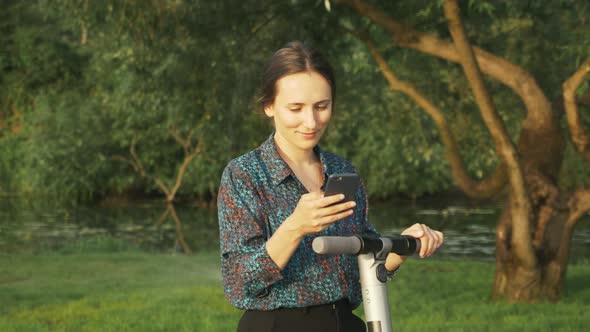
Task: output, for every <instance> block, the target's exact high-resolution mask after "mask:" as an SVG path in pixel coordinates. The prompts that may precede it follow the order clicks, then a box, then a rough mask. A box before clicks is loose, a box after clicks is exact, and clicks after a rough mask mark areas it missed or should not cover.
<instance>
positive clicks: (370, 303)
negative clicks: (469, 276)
mask: <svg viewBox="0 0 590 332" xmlns="http://www.w3.org/2000/svg"><path fill="white" fill-rule="evenodd" d="M312 248H313V250H314V251H315V252H316V253H318V254H336V255H341V254H345V255H356V256H358V265H359V272H360V283H361V292H362V297H363V306H364V310H365V319H366V323H367V332H392V331H393V329H392V327H391V315H390V312H389V301H388V298H387V285H386V282H387V279H388V278H387V270H386V269H385V259H386V258H387V254H389V253H391V252H393V253H396V254H398V255H403V256H409V255H413V254H414V253H417V252H419V251H420V240H417V239H415V238H413V237H410V236H399V237H379V238H375V237H373V238H371V237H363V236H357V235H355V236H348V237H345V236H319V237H317V238H315V239H314V240H313V242H312Z"/></svg>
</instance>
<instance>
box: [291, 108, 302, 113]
mask: <svg viewBox="0 0 590 332" xmlns="http://www.w3.org/2000/svg"><path fill="white" fill-rule="evenodd" d="M289 111H291V112H299V111H301V107H289Z"/></svg>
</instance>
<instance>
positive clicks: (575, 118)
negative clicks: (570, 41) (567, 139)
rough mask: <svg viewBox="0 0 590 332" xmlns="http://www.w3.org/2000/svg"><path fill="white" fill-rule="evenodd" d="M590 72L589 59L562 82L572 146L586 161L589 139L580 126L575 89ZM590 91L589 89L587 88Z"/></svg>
mask: <svg viewBox="0 0 590 332" xmlns="http://www.w3.org/2000/svg"><path fill="white" fill-rule="evenodd" d="M588 73H590V59H587V60H586V62H584V63H583V64H582V66H580V68H578V70H577V71H576V72H575V73H574V74H573V75H572V76H571V77H570V78H568V79H567V80H566V81H565V82H564V83H563V86H562V87H563V102H564V108H565V113H566V115H567V123H568V126H569V129H570V136H571V139H572V142H573V143H574V146H575V147H576V149H577V150H578V152H580V153H581V154H582V155H583V156H584V159H586V161H589V162H590V140H589V139H588V136H587V135H586V132H585V130H584V127H583V126H582V119H581V117H580V112H579V109H578V104H577V102H576V91H577V90H578V88H579V87H580V85H582V83H583V82H584V80H585V79H586V77H587V76H588ZM587 91H589V92H588V93H590V89H588V90H587Z"/></svg>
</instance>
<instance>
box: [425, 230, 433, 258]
mask: <svg viewBox="0 0 590 332" xmlns="http://www.w3.org/2000/svg"><path fill="white" fill-rule="evenodd" d="M424 228H425V230H424V232H425V233H426V236H425V238H426V239H428V244H427V245H426V247H427V249H426V253H425V254H424V255H425V257H430V256H431V255H432V254H433V253H434V251H435V250H436V235H435V234H434V232H433V231H432V229H430V227H428V226H424Z"/></svg>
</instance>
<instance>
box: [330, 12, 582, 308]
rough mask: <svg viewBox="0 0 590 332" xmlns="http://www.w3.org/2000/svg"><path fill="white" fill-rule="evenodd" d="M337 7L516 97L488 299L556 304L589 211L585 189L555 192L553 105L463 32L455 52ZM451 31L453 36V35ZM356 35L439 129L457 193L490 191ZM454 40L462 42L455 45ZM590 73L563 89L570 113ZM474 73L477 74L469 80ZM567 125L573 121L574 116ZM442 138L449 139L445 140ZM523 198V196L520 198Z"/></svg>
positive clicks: (381, 17)
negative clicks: (519, 110)
mask: <svg viewBox="0 0 590 332" xmlns="http://www.w3.org/2000/svg"><path fill="white" fill-rule="evenodd" d="M335 2H336V3H338V4H343V5H348V6H350V7H351V8H353V9H354V10H355V11H356V12H357V13H358V14H359V15H361V16H363V17H366V18H368V19H369V20H370V21H372V22H373V23H374V24H376V25H377V26H380V27H381V28H383V29H384V30H385V31H386V32H388V33H390V34H391V36H392V40H393V41H394V42H396V43H397V45H398V46H400V47H406V48H412V49H415V50H417V51H420V52H423V53H426V54H431V55H433V56H437V57H440V58H443V59H446V60H448V61H451V62H461V63H462V64H463V65H464V66H468V67H470V69H469V71H470V72H471V73H470V74H471V75H468V78H469V79H470V83H471V84H472V86H474V87H475V88H476V90H477V91H476V92H477V93H480V92H482V91H483V88H482V87H481V84H478V82H481V81H482V80H481V78H479V77H477V75H479V74H478V73H477V71H479V70H481V72H483V73H484V74H486V75H488V76H490V77H492V78H495V79H497V80H498V81H500V82H502V83H503V84H505V85H506V86H508V87H509V88H510V89H512V91H514V93H515V94H516V95H518V96H519V97H520V98H521V99H522V101H523V103H524V105H525V107H526V109H527V116H526V118H525V119H524V121H523V123H522V126H521V132H520V137H519V139H518V144H517V150H518V153H516V154H514V153H513V152H511V151H509V150H506V147H509V145H510V143H509V142H500V143H498V142H499V140H496V139H495V142H497V143H496V144H497V146H496V147H497V149H498V148H503V149H504V151H502V150H499V151H498V152H499V157H501V158H502V159H503V161H504V163H506V162H507V161H508V164H506V165H507V166H508V167H507V173H508V174H507V175H508V178H509V179H510V190H508V194H507V198H506V201H505V205H504V209H503V211H502V214H501V216H500V219H499V220H498V223H497V227H496V275H495V282H494V288H493V290H492V297H493V298H494V299H506V300H508V301H510V302H537V301H542V300H551V301H556V300H558V299H559V297H560V295H561V290H562V289H563V284H564V279H565V274H566V270H567V263H568V258H569V248H570V245H571V239H572V234H573V231H574V227H575V225H576V223H577V221H578V220H579V219H580V217H581V216H582V215H583V213H585V212H586V211H588V210H590V190H586V189H580V190H578V191H576V192H575V193H574V194H573V195H567V194H565V193H561V192H560V190H559V189H558V187H557V178H558V174H559V170H560V167H561V164H562V161H563V151H564V148H565V141H564V136H563V132H562V130H561V127H560V115H561V114H563V112H559V110H557V109H556V108H555V105H553V107H552V105H551V103H550V102H549V100H548V99H547V97H546V95H545V94H544V93H543V91H542V90H541V89H540V87H539V86H538V84H537V82H536V81H535V79H534V78H533V77H532V75H530V73H528V72H527V71H525V70H524V69H522V68H520V67H518V66H516V65H514V64H512V63H510V62H508V61H506V60H505V59H502V58H500V57H497V56H495V55H493V54H491V53H488V52H486V51H484V50H481V49H479V48H477V47H474V48H473V52H470V50H469V48H470V47H468V45H467V43H466V40H465V38H464V32H463V33H462V34H463V36H460V35H456V32H457V31H455V39H456V41H458V42H459V43H462V46H463V47H461V44H459V45H458V47H457V45H453V44H452V43H449V42H447V41H444V40H441V39H439V37H438V36H435V35H429V34H424V33H420V32H417V31H415V30H414V29H412V28H411V27H409V26H407V25H404V24H403V23H400V22H399V21H397V20H396V19H394V18H393V17H391V16H389V15H387V14H385V13H384V12H382V11H380V10H379V9H377V8H376V7H374V6H373V5H371V4H369V3H367V2H365V1H363V0H336V1H335ZM446 5H447V6H449V5H453V6H454V7H455V9H456V10H458V6H457V2H456V1H452V0H448V1H447V2H446ZM447 9H453V8H450V7H449V8H447ZM447 15H454V20H455V22H454V24H459V23H460V17H459V16H458V13H457V12H455V13H454V14H453V13H452V12H451V11H447ZM450 21H452V20H450ZM457 21H459V22H457ZM451 23H453V22H451ZM459 32H460V31H459ZM451 33H452V34H453V31H452V32H451ZM353 34H354V33H353ZM355 35H356V36H357V37H359V39H361V40H362V41H363V42H365V44H366V45H367V46H368V47H369V49H370V50H371V52H372V55H373V57H374V58H375V60H376V61H377V64H378V65H379V67H380V69H381V71H382V73H383V74H384V76H385V78H386V79H387V80H388V83H389V84H390V87H391V88H392V90H394V91H399V92H402V93H405V94H406V95H408V96H409V97H410V98H412V99H413V100H414V101H415V102H416V103H417V104H418V105H419V106H420V107H422V108H423V109H424V110H425V111H426V113H427V114H428V115H430V116H431V117H432V119H433V120H434V122H435V123H436V124H437V126H438V128H439V130H441V136H442V142H443V143H444V144H445V146H446V149H447V153H446V156H447V158H449V156H451V157H452V158H450V161H451V167H452V169H453V172H452V174H453V178H454V179H455V181H456V182H457V183H458V184H459V186H460V187H461V189H463V190H464V191H465V192H466V193H467V194H470V195H473V194H475V195H473V196H477V195H478V194H480V193H483V192H489V191H488V190H476V186H480V185H481V184H482V183H484V181H479V182H477V181H471V180H470V179H469V175H468V174H466V173H465V172H464V167H463V166H462V162H461V161H460V160H456V159H457V158H460V156H459V154H458V153H456V150H457V148H456V146H454V145H453V144H450V143H454V139H453V138H452V135H453V134H452V133H450V132H449V131H448V130H445V128H446V127H445V126H444V123H445V122H444V119H440V116H439V115H440V114H441V112H439V111H438V110H437V108H436V106H434V104H433V103H431V102H430V101H428V100H426V101H425V100H424V99H425V98H424V97H423V94H421V93H420V92H419V91H417V89H416V88H415V87H413V86H411V85H410V84H409V83H407V82H401V81H399V80H398V79H397V78H396V76H395V75H394V74H393V70H392V69H391V67H389V65H388V64H387V61H385V60H384V59H382V56H381V55H380V53H379V52H378V50H377V49H378V48H377V47H376V46H375V45H373V44H374V42H373V41H372V40H371V39H370V37H369V36H367V34H362V33H356V34H355ZM457 37H459V38H463V40H462V41H461V40H457ZM455 44H457V42H456V43H455ZM461 48H462V49H463V51H461ZM476 67H479V68H476ZM589 72H590V64H585V65H584V66H582V67H581V68H580V69H579V70H578V72H577V73H576V74H575V75H574V76H573V79H571V80H569V83H568V84H566V87H567V88H568V89H569V90H570V92H569V94H564V96H565V98H564V99H565V100H566V105H565V106H566V111H567V112H568V115H569V114H575V113H576V112H577V110H576V109H573V105H574V104H572V100H574V97H573V96H574V95H573V94H572V93H571V91H575V88H576V87H577V85H579V83H580V80H579V79H578V76H583V77H585V75H587V74H588V73H589ZM474 73H475V75H476V76H473V74H474ZM468 74H469V73H468ZM469 76H471V78H470V77H469ZM477 85H479V86H477ZM566 92H567V91H566ZM476 97H477V96H476ZM568 97H569V98H568ZM482 98H485V96H483V97H482ZM482 100H483V99H482ZM483 101H484V103H485V102H486V101H485V100H483ZM478 103H479V104H480V106H481V104H482V103H481V102H480V101H479V100H478ZM484 106H485V107H484V108H487V110H485V109H484V110H483V111H484V112H487V113H488V114H489V113H490V112H495V111H493V110H491V109H490V107H489V105H484ZM484 115H485V114H484ZM570 122H574V123H579V121H577V120H576V119H574V121H570ZM490 123H491V122H490ZM441 124H442V125H441ZM486 124H487V122H486ZM570 126H571V125H570ZM497 127H498V126H497V125H495V124H492V125H491V126H490V125H488V128H489V130H490V132H494V131H495V130H496V129H497ZM497 132H498V131H497V130H496V133H497ZM576 134H577V136H576V138H578V137H582V136H581V135H580V134H578V132H576ZM445 135H446V136H450V138H448V139H445V137H446V136H445ZM502 139H505V137H504V138H502ZM578 141H579V142H581V143H579V142H576V144H577V147H578V150H582V151H588V150H587V149H586V147H587V146H588V144H586V143H587V140H586V141H583V140H582V139H578ZM449 142H450V143H449ZM498 145H500V146H499V147H498ZM513 157H514V158H518V161H516V160H510V159H512V158H513ZM453 161H455V162H453ZM510 164H512V165H510ZM517 164H519V165H517ZM518 168H522V177H520V179H519V176H517V175H518V174H515V173H514V172H515V170H518ZM523 178H524V179H523ZM523 180H524V181H523ZM519 182H520V183H519ZM522 182H524V183H522ZM495 183H498V182H495ZM486 187H487V186H486ZM523 188H524V189H523ZM523 194H524V196H528V197H524V196H523ZM523 204H526V205H529V207H528V208H527V207H526V206H523ZM527 209H528V212H527V213H526V214H523V213H522V212H523V211H524V210H527ZM515 212H519V213H515Z"/></svg>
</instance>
